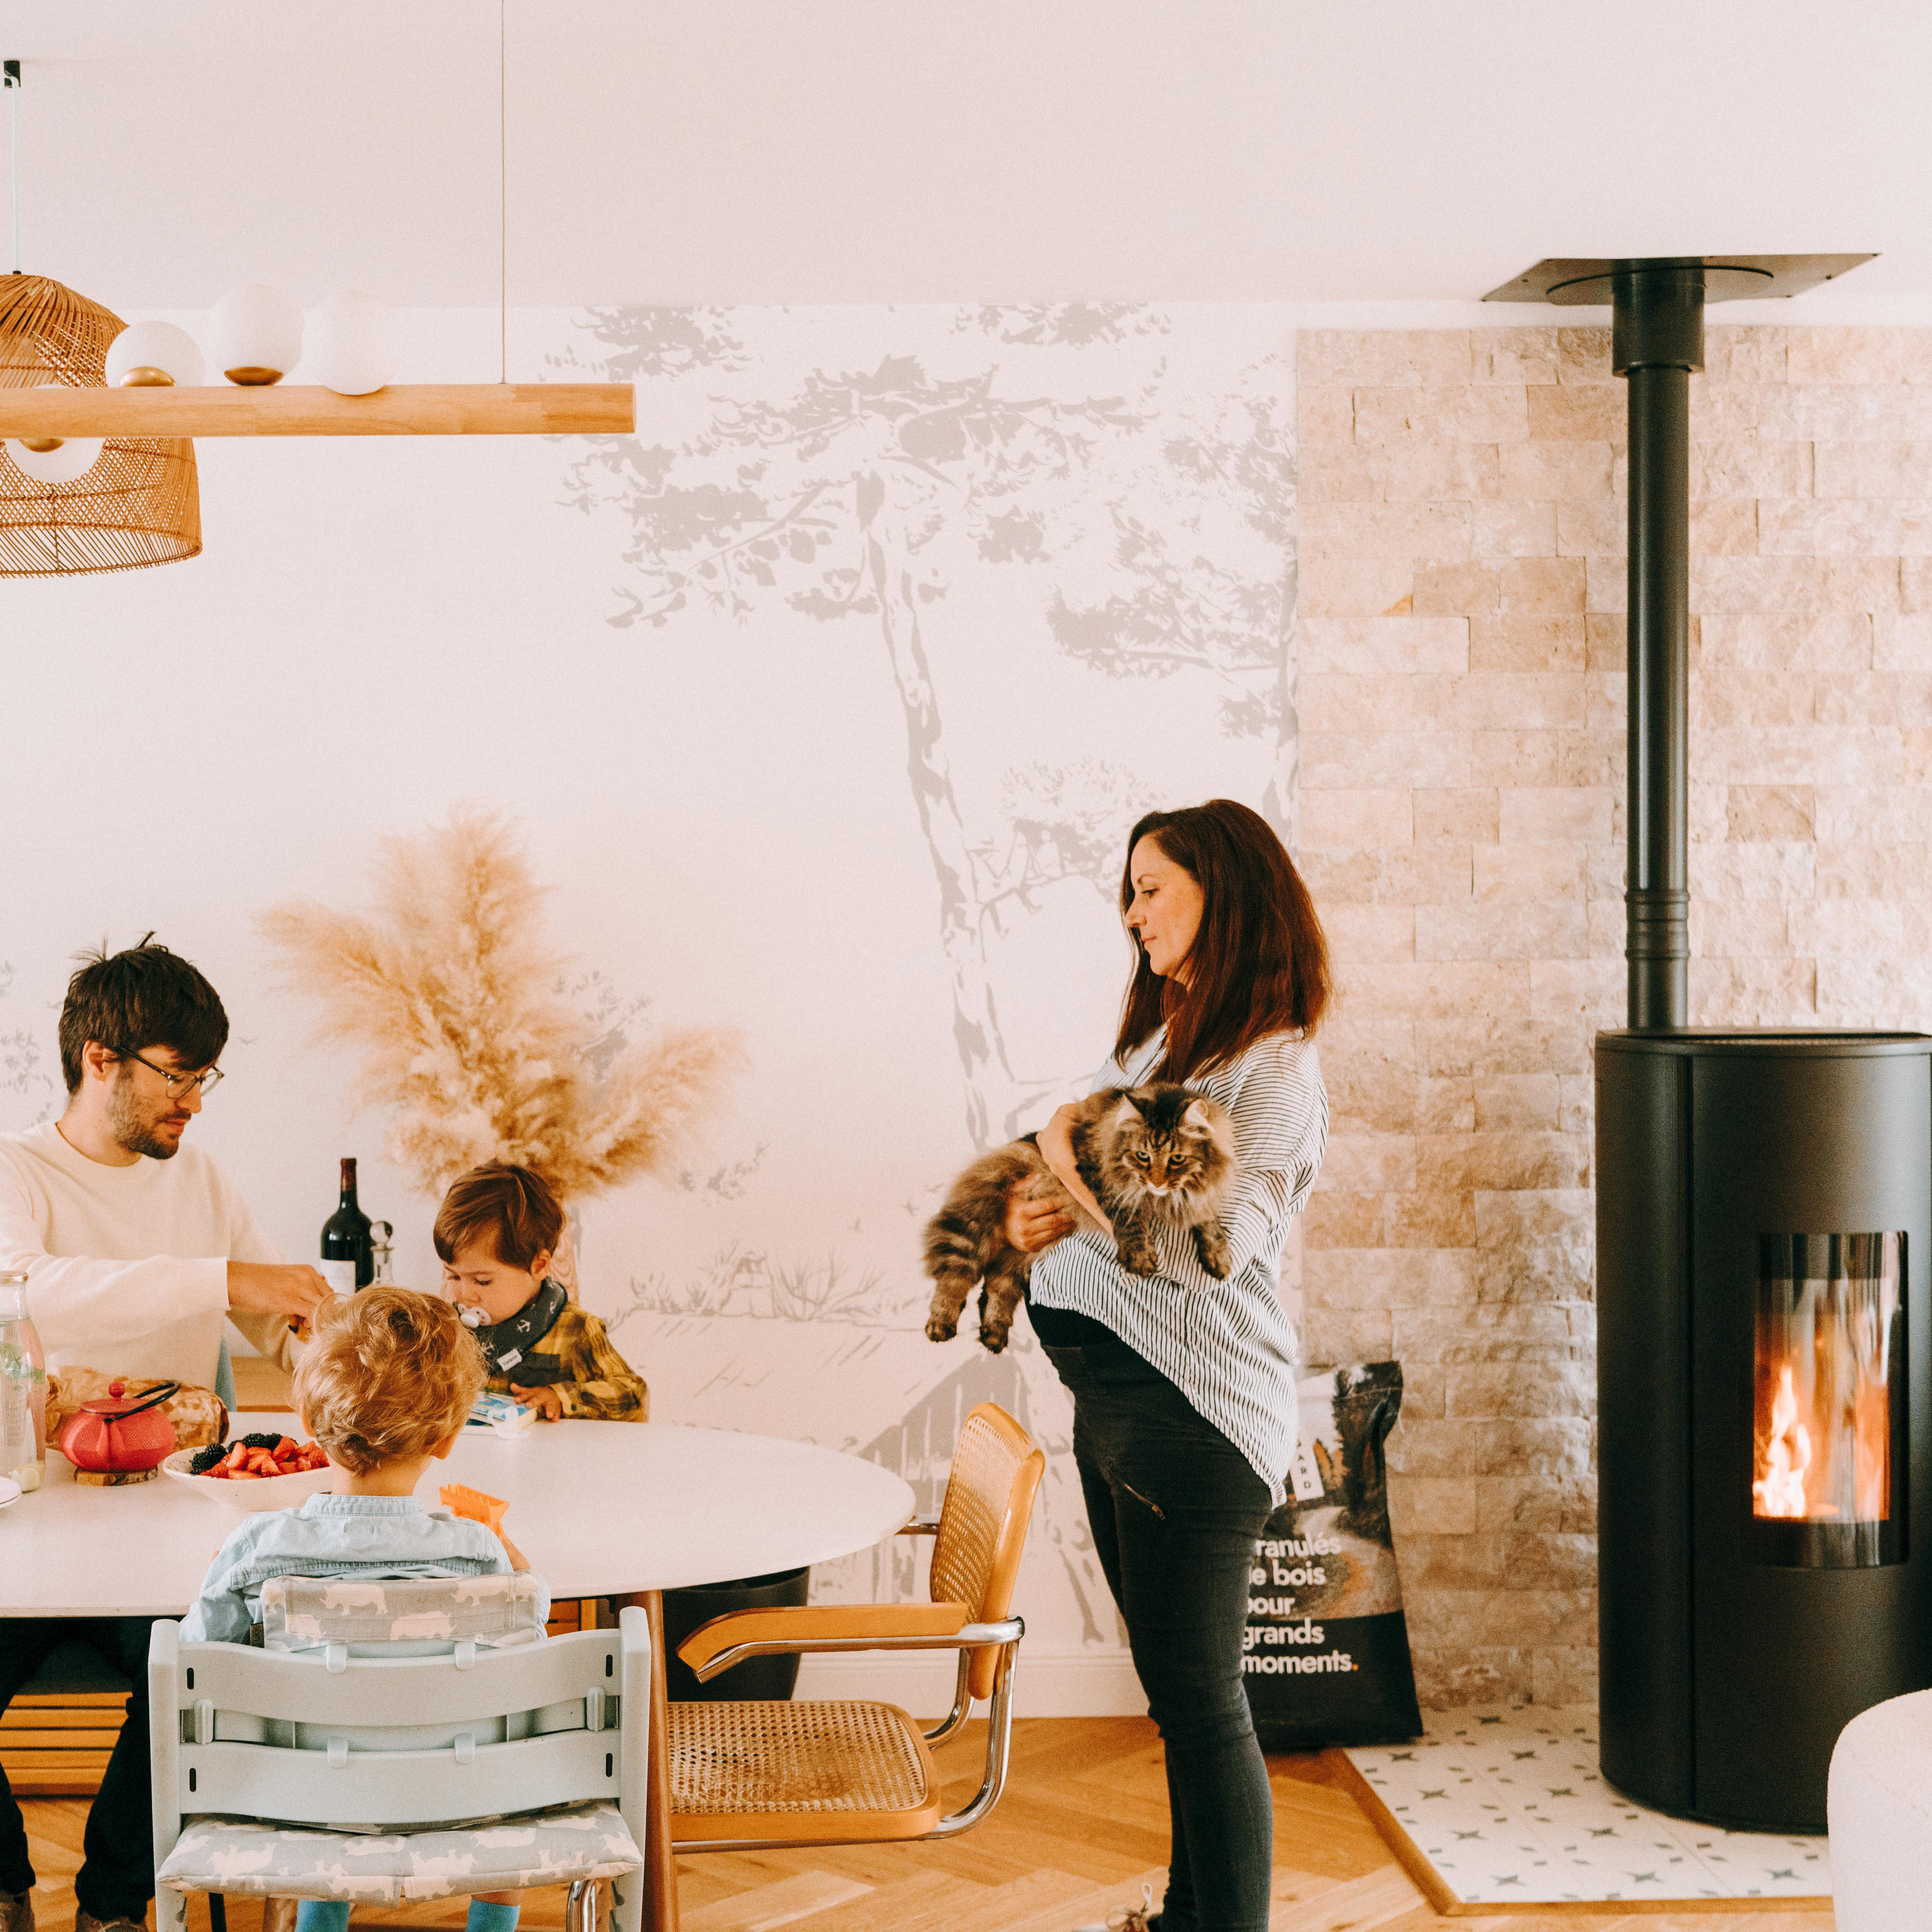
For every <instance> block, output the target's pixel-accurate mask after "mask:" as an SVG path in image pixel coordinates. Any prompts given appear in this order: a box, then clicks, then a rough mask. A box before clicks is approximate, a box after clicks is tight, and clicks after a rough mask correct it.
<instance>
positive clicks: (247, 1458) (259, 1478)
mask: <svg viewBox="0 0 1932 1932" xmlns="http://www.w3.org/2000/svg"><path fill="white" fill-rule="evenodd" d="M161 1473H162V1475H164V1476H171V1477H172V1478H173V1479H174V1480H175V1481H176V1482H178V1483H181V1484H184V1485H185V1486H186V1487H187V1488H189V1489H190V1490H193V1491H195V1493H196V1494H197V1495H199V1496H205V1497H207V1498H208V1501H209V1502H216V1503H220V1505H222V1506H223V1508H225V1509H231V1510H236V1511H240V1512H241V1513H242V1514H243V1515H245V1516H247V1515H253V1514H254V1513H255V1511H257V1510H274V1509H292V1508H294V1507H295V1505H296V1504H298V1503H301V1502H306V1501H307V1500H308V1499H309V1498H310V1497H311V1496H314V1495H316V1494H317V1493H318V1492H320V1491H321V1490H326V1489H327V1488H328V1487H329V1477H330V1474H331V1472H330V1468H329V1458H328V1457H327V1456H326V1455H325V1454H323V1450H322V1445H320V1443H318V1442H297V1441H296V1439H295V1438H294V1437H293V1436H284V1435H281V1434H279V1433H276V1432H275V1431H273V1430H260V1431H257V1433H255V1434H254V1435H252V1436H239V1437H238V1438H237V1439H236V1440H235V1441H234V1442H217V1443H211V1444H210V1445H208V1447H207V1448H202V1449H177V1450H176V1451H175V1452H174V1454H172V1456H169V1457H167V1458H166V1460H164V1461H163V1463H162V1464H161Z"/></svg>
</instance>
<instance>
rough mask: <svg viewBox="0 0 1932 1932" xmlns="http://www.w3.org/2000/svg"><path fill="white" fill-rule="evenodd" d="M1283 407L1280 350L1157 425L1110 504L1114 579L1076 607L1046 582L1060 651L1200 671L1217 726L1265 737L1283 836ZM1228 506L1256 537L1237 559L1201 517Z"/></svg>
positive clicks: (1139, 666)
mask: <svg viewBox="0 0 1932 1932" xmlns="http://www.w3.org/2000/svg"><path fill="white" fill-rule="evenodd" d="M1292 408H1293V388H1292V374H1291V373H1290V371H1289V369H1288V367H1287V364H1286V358H1285V357H1282V358H1276V357H1269V358H1266V359H1263V360H1262V361H1261V362H1257V363H1256V364H1255V365H1253V366H1252V367H1251V368H1250V369H1249V370H1248V371H1247V372H1246V373H1245V376H1244V381H1243V383H1242V385H1241V389H1240V391H1239V392H1238V393H1237V394H1235V395H1232V396H1230V397H1228V398H1223V399H1220V400H1219V401H1218V406H1217V407H1215V408H1214V410H1213V413H1211V415H1209V416H1206V417H1205V419H1202V420H1199V421H1196V422H1187V423H1184V424H1183V425H1178V426H1177V427H1176V428H1174V429H1173V430H1172V431H1171V432H1170V433H1169V434H1167V435H1166V436H1165V437H1163V438H1162V440H1161V459H1162V460H1161V462H1160V464H1159V465H1158V466H1156V467H1155V468H1154V471H1153V472H1152V474H1151V476H1150V477H1149V478H1148V483H1147V484H1146V485H1145V486H1144V488H1143V490H1142V492H1141V493H1139V494H1138V495H1137V496H1136V497H1135V498H1134V499H1132V500H1126V501H1124V500H1121V499H1116V500H1115V501H1114V502H1112V503H1110V504H1109V508H1108V514H1109V517H1110V518H1111V520H1112V524H1113V528H1114V534H1115V556H1116V559H1117V562H1118V566H1119V571H1120V575H1121V578H1122V579H1123V582H1122V583H1121V586H1120V587H1119V588H1118V589H1115V590H1114V591H1113V592H1112V593H1111V594H1109V595H1108V596H1107V597H1106V598H1103V599H1101V600H1100V601H1097V602H1093V603H1089V604H1073V603H1070V601H1068V600H1067V598H1064V596H1062V595H1059V594H1058V593H1057V592H1056V594H1055V597H1054V600H1053V603H1052V608H1051V609H1050V610H1049V613H1048V621H1049V623H1050V624H1051V625H1052V628H1053V634H1054V636H1055V638H1056V639H1057V640H1058V642H1059V643H1060V646H1061V649H1063V650H1064V651H1066V652H1067V653H1068V654H1069V655H1071V656H1073V657H1074V658H1078V659H1079V660H1080V661H1082V662H1083V663H1086V664H1092V665H1093V666H1094V667H1095V669H1097V670H1103V671H1106V672H1108V673H1110V674H1111V675H1112V676H1116V677H1152V678H1164V677H1172V676H1175V675H1176V674H1177V673H1184V672H1189V671H1192V672H1196V673H1200V674H1202V675H1205V676H1207V677H1208V678H1209V679H1211V681H1212V682H1213V684H1214V688H1215V689H1216V691H1217V693H1218V695H1219V709H1220V718H1221V726H1222V729H1223V730H1224V731H1225V732H1226V733H1227V734H1228V736H1230V737H1231V738H1251V739H1260V740H1262V741H1263V742H1265V743H1266V744H1267V745H1268V749H1269V754H1270V766H1271V770H1270V776H1269V780H1268V788H1267V790H1266V791H1265V793H1264V794H1263V796H1262V800H1261V810H1262V812H1263V814H1264V815H1265V816H1266V817H1268V819H1269V820H1271V822H1272V823H1274V826H1275V829H1277V831H1278V832H1280V833H1281V835H1282V836H1283V839H1284V840H1285V841H1286V842H1287V843H1288V844H1289V845H1290V846H1291V847H1292V846H1293V845H1294V844H1295V796H1296V785H1297V774H1298V754H1297V745H1298V737H1299V732H1298V721H1297V717H1296V703H1295V649H1294V640H1293V636H1292V630H1293V625H1294V621H1295V500H1296V475H1295V441H1294V435H1293V428H1294V424H1293V417H1292ZM1150 493H1151V495H1152V496H1153V497H1154V503H1155V504H1157V506H1158V507H1154V505H1151V504H1150V502H1149V501H1148V496H1149V494H1150ZM1230 512H1232V514H1234V515H1235V516H1237V517H1239V518H1240V520H1241V522H1242V523H1244V524H1245V525H1246V526H1247V528H1248V529H1250V530H1251V531H1252V532H1254V534H1255V535H1256V536H1258V537H1259V538H1262V544H1261V545H1260V546H1259V547H1256V550H1254V551H1253V552H1252V553H1250V556H1246V557H1242V556H1238V553H1237V550H1236V549H1235V547H1234V546H1232V545H1230V544H1228V543H1227V542H1226V541H1224V540H1223V541H1217V540H1216V539H1217V535H1218V532H1216V531H1215V530H1214V529H1213V528H1212V525H1213V524H1214V522H1215V521H1216V520H1217V519H1225V517H1226V516H1227V515H1228V514H1229V513H1230Z"/></svg>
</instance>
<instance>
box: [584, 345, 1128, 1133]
mask: <svg viewBox="0 0 1932 1932" xmlns="http://www.w3.org/2000/svg"><path fill="white" fill-rule="evenodd" d="M593 329H594V332H595V335H596V337H597V339H598V341H600V342H602V343H604V344H606V345H607V346H608V347H610V348H611V349H612V350H613V351H614V352H615V354H614V356H613V362H612V367H613V370H616V369H618V368H642V367H645V366H649V365H654V364H655V363H657V362H659V361H661V354H660V350H659V345H660V344H661V343H662V341H664V337H665V335H666V333H667V331H666V325H665V323H664V321H663V320H662V318H661V312H659V311H634V310H626V311H616V312H615V313H613V314H605V315H601V316H599V317H597V318H596V319H595V322H594V323H593ZM673 339H674V341H675V343H676V354H677V355H678V356H680V357H682V356H689V355H691V353H693V352H694V348H695V347H696V343H695V341H694V337H693V335H692V333H691V332H689V331H688V330H687V331H685V332H678V333H676V335H675V336H674V338H673ZM700 339H701V340H702V341H703V344H705V345H706V347H709V349H710V350H712V351H714V352H715V354H716V355H717V356H719V357H724V356H730V355H731V354H732V353H733V352H734V350H736V348H737V345H736V341H735V338H732V337H731V336H730V335H729V334H728V332H727V331H726V330H724V329H723V328H722V327H721V326H720V327H718V328H717V329H715V331H713V332H711V333H709V335H700ZM1143 421H1144V419H1143V418H1142V416H1139V414H1137V413H1136V411H1135V410H1133V409H1132V408H1130V407H1129V406H1128V404H1127V402H1126V401H1124V399H1123V398H1118V397H1113V398H1083V399H1079V400H1075V401H1062V400H1059V399H1057V398H1053V397H1050V396H1045V395H1027V394H1016V393H1013V392H1010V391H1009V390H1007V389H1006V388H1005V387H1004V386H1003V385H1002V383H1001V380H1000V377H999V372H998V370H997V368H991V369H988V370H986V371H982V372H978V373H976V374H973V375H971V376H968V377H951V378H948V377H938V376H935V375H934V374H931V373H930V372H929V371H928V369H927V368H926V365H925V364H924V362H922V360H921V359H919V357H917V356H889V357H887V358H886V359H883V361H881V362H880V364H879V365H878V366H877V368H874V369H873V370H871V371H860V372H849V371H841V372H839V373H838V374H831V373H828V372H826V371H823V370H814V371H811V372H810V373H809V374H807V376H806V377H805V380H804V381H803V383H802V384H801V385H800V386H799V387H798V388H797V389H796V390H795V391H794V392H793V393H792V394H791V395H789V396H787V397H786V398H784V399H783V400H782V401H750V402H737V401H720V402H719V403H718V407H717V410H716V413H715V415H714V416H713V418H712V422H711V423H710V425H709V427H708V428H706V430H705V431H703V433H702V434H700V436H699V437H697V438H696V439H695V440H694V441H693V442H692V443H691V444H690V445H689V446H688V447H687V448H686V449H684V450H682V451H680V452H670V451H667V450H662V449H641V450H640V449H639V448H638V447H637V445H635V444H634V443H622V442H610V443H603V444H601V445H600V446H598V447H596V448H594V449H592V451H591V452H590V453H589V455H587V456H586V457H585V458H583V460H582V461H581V462H580V463H578V465H577V467H576V469H575V470H574V472H572V479H571V480H572V484H573V487H574V490H575V491H576V500H577V502H579V503H580V504H582V505H586V506H589V505H592V504H601V503H610V502H615V503H616V505H618V506H619V508H621V509H622V511H623V512H624V514H625V516H626V517H628V521H629V523H630V526H631V542H630V544H628V546H627V547H626V550H625V562H627V563H628V564H629V565H631V566H632V567H633V568H634V570H635V571H636V573H637V577H638V578H639V580H640V582H639V583H637V584H635V585H632V586H625V588H624V589H623V590H622V592H621V593H620V594H621V595H622V598H623V599H624V607H623V608H622V609H621V610H619V612H618V613H616V615H615V616H613V618H612V619H610V621H611V622H613V624H615V625H619V626H628V625H636V624H645V625H650V626H652V627H654V628H663V627H664V626H665V625H668V624H669V623H670V622H671V621H672V620H673V619H674V618H675V617H676V615H677V614H678V613H679V612H680V611H682V610H685V609H686V608H687V607H689V606H690V605H691V604H692V603H693V602H694V601H695V602H698V603H701V604H703V605H705V606H706V607H709V608H710V609H712V610H715V611H719V612H722V613H727V614H729V615H730V616H733V617H735V618H738V619H747V618H748V617H750V616H751V615H752V613H754V611H755V610H757V607H759V604H760V602H761V601H763V600H764V599H765V598H776V599H781V600H782V601H783V602H784V604H786V605H787V607H790V609H791V610H795V611H798V612H800V613H802V614H804V615H805V616H809V617H811V618H814V619H816V620H817V621H818V622H821V623H825V624H841V623H850V622H858V623H862V624H865V625H867V626H868V628H871V629H872V630H873V631H874V633H875V634H876V635H877V637H878V638H879V640H880V642H881V643H883V646H884V651H885V655H886V661H887V663H888V664H889V667H890V669H891V672H892V680H893V683H894V686H895V689H896V691H897V692H898V700H899V708H900V712H901V716H902V718H903V720H904V728H905V736H906V769H907V778H908V780H909V781H910V787H911V790H912V794H913V802H914V804H915V805H916V809H917V811H918V814H919V826H920V829H921V830H922V832H923V833H924V835H925V838H926V847H927V849H928V850H929V853H930V854H931V856H932V866H933V872H934V877H935V883H936V884H937V886H938V914H939V935H940V944H941V948H942V950H943V951H944V955H945V958H946V961H947V969H948V972H949V975H950V980H951V989H952V999H953V1037H954V1041H955V1044H956V1048H957V1049H958V1052H959V1058H960V1062H961V1065H962V1070H963V1072H964V1074H965V1099H966V1124H967V1129H968V1133H969V1134H970V1135H971V1138H972V1140H973V1143H974V1145H975V1146H976V1147H979V1148H985V1147H987V1146H989V1145H994V1144H995V1143H997V1142H1004V1141H1006V1140H1010V1139H1012V1138H1013V1136H1015V1135H1016V1133H1019V1132H1021V1131H1022V1129H1023V1127H1024V1126H1025V1125H1027V1124H1031V1122H1030V1120H1029V1118H1028V1117H1029V1116H1030V1115H1031V1112H1032V1111H1033V1110H1034V1109H1035V1108H1036V1107H1037V1104H1038V1103H1039V1102H1040V1099H1041V1097H1042V1096H1043V1095H1044V1094H1046V1093H1048V1092H1049V1091H1052V1089H1053V1088H1055V1087H1057V1086H1058V1085H1061V1083H1062V1082H1063V1081H1064V1070H1056V1071H1055V1073H1053V1074H1052V1075H1051V1076H1047V1077H1044V1078H1032V1079H1028V1078H1022V1076H1020V1075H1019V1074H1018V1073H1016V1070H1015V1069H1014V1067H1013V1065H1012V1064H1011V1061H1010V1057H1009V1055H1008V1053H1007V1045H1006V1041H1005V1038H1004V1034H1002V1031H1001V1027H1000V1022H999V1016H998V1004H997V1001H996V999H995V994H994V991H993V987H992V977H991V974H990V973H989V962H988V943H989V937H990V935H991V934H992V932H993V931H994V930H995V929H997V926H998V921H999V920H1000V919H1001V916H1002V915H1003V913H1004V910H1006V909H1007V908H1009V907H1011V906H1013V905H1014V904H1028V903H1037V899H1038V896H1039V895H1040V892H1042V891H1043V889H1046V887H1047V886H1049V885H1050V884H1052V883H1056V882H1057V881H1058V880H1061V879H1064V878H1070V877H1090V878H1095V879H1098V878H1099V877H1101V876H1102V875H1103V871H1104V870H1105V869H1106V868H1111V865H1112V862H1113V861H1112V853H1111V852H1108V851H1106V850H1105V848H1104V846H1103V844H1102V843H1101V842H1100V841H1098V840H1097V838H1095V836H1094V826H1095V823H1096V822H1097V820H1098V819H1099V818H1100V816H1101V814H1103V812H1105V811H1107V810H1109V808H1113V807H1116V806H1118V803H1119V801H1120V795H1121V793H1123V792H1125V791H1128V790H1131V782H1130V781H1124V779H1123V777H1122V775H1121V774H1119V773H1118V772H1114V771H1112V770H1111V769H1106V768H1103V767H1100V766H1097V765H1092V764H1089V765H1087V766H1073V767H1070V768H1068V769H1067V770H1065V771H1064V772H1059V773H1057V774H1052V773H1040V774H1037V775H1035V778H1034V781H1032V782H1031V783H1029V781H1028V779H1027V778H1025V777H1020V778H1017V779H1016V780H1014V781H1010V790H1014V791H1016V793H1030V794H1031V796H1030V799H1028V801H1027V802H1030V803H1031V805H1032V806H1033V807H1034V808H1033V809H1032V810H1030V811H1019V812H1017V813H1016V814H1015V816H1014V817H1013V818H1012V819H1011V820H1010V823H1009V825H1008V826H1007V827H1006V828H1004V830H1003V832H1002V833H1001V834H996V835H990V836H987V835H983V836H980V837H977V838H976V837H974V836H973V835H971V834H970V833H969V832H968V828H967V826H966V824H965V820H964V818H963V817H962V813H961V811H960V807H959V799H958V796H957V794H956V790H955V789H954V785H953V774H952V769H951V766H950V761H949V760H948V757H947V751H946V746H945V742H944V728H943V725H942V722H941V713H940V705H939V698H938V692H937V691H936V689H935V685H934V682H933V676H932V662H931V659H930V657H929V653H928V651H927V649H926V620H927V618H928V616H929V613H930V612H931V610H932V607H933V606H934V605H935V604H938V603H939V602H940V601H941V600H942V599H943V598H944V597H945V595H946V594H947V588H948V583H949V580H948V576H947V570H946V567H945V559H944V551H943V550H942V547H941V538H943V537H944V536H947V535H949V534H950V533H953V532H961V533H963V535H965V538H967V540H968V543H969V544H970V545H971V555H972V556H973V557H974V559H975V560H976V561H977V562H978V563H980V564H985V565H1004V564H1022V565H1024V564H1031V563H1039V562H1045V561H1046V560H1047V559H1049V558H1050V557H1051V556H1052V554H1053V545H1054V542H1055V538H1056V535H1057V534H1058V532H1056V529H1055V523H1056V522H1057V521H1058V520H1059V519H1060V515H1061V514H1064V503H1065V499H1067V496H1069V495H1070V494H1076V492H1072V491H1070V490H1068V488H1067V486H1068V485H1070V484H1075V483H1076V482H1077V481H1079V479H1080V478H1082V475H1083V472H1085V471H1086V470H1087V469H1088V467H1089V466H1090V464H1091V460H1092V458H1093V455H1094V449H1095V447H1096V443H1097V439H1099V438H1100V437H1108V438H1109V439H1111V438H1115V437H1121V436H1127V435H1131V434H1134V433H1135V432H1136V431H1138V430H1139V428H1141V427H1142V423H1143ZM1112 822H1113V823H1114V824H1115V825H1116V826H1118V823H1119V820H1118V817H1115V819H1114V820H1113V821H1112ZM1115 836H1116V837H1118V832H1116V833H1115Z"/></svg>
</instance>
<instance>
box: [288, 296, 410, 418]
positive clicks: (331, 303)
mask: <svg viewBox="0 0 1932 1932" xmlns="http://www.w3.org/2000/svg"><path fill="white" fill-rule="evenodd" d="M395 335H396V332H395V318H394V317H392V314H390V311H389V305H388V304H387V303H386V302H378V301H377V299H376V298H375V297H374V296H372V295H365V293H363V291H362V290H360V289H344V290H341V292H340V293H338V294H335V295H333V296H330V297H329V300H328V301H327V302H324V303H323V305H322V306H321V307H320V308H318V309H317V310H316V311H314V313H313V314H311V316H310V317H309V319H308V326H306V327H305V329H303V331H302V368H303V369H304V370H305V372H306V373H307V374H309V375H311V376H313V377H314V378H315V380H317V382H318V383H321V384H322V386H323V388H324V389H333V390H334V391H335V393H336V394H337V395H338V396H366V395H370V394H371V393H372V392H374V391H375V390H377V389H381V388H383V386H384V385H385V384H386V383H388V382H389V379H390V377H392V376H393V375H394V374H395V367H396V360H397V357H396V341H395Z"/></svg>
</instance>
